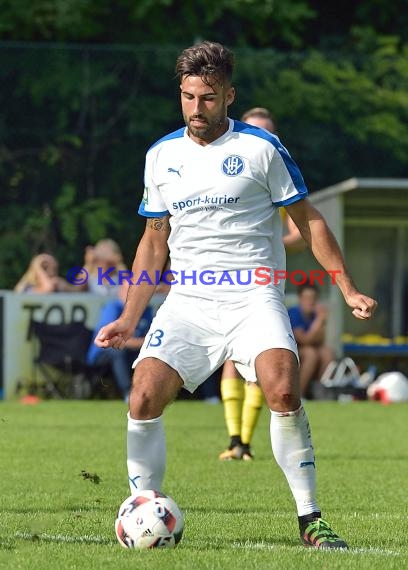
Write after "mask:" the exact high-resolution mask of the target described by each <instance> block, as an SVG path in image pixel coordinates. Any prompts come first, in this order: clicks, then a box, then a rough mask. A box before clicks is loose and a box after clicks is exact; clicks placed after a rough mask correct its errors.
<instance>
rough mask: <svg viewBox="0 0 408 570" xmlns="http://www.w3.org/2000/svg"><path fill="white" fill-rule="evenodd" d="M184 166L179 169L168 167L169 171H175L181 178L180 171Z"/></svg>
mask: <svg viewBox="0 0 408 570" xmlns="http://www.w3.org/2000/svg"><path fill="white" fill-rule="evenodd" d="M182 168H183V166H180V168H179V169H178V170H177V169H176V168H171V167H170V168H168V169H167V172H174V174H178V175H179V176H180V178H181V174H180V172H181V169H182Z"/></svg>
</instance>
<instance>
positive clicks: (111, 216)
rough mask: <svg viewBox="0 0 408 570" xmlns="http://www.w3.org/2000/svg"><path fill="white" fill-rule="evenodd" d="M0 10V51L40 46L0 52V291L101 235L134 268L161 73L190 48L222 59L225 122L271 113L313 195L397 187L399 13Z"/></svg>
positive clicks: (211, 8)
mask: <svg viewBox="0 0 408 570" xmlns="http://www.w3.org/2000/svg"><path fill="white" fill-rule="evenodd" d="M0 13H1V18H0V39H3V40H5V39H6V40H34V41H38V40H46V41H47V42H49V43H31V44H20V43H8V42H4V43H3V44H1V45H0V81H1V84H2V89H1V90H0V108H1V110H2V111H1V112H0V184H1V188H2V192H1V195H0V207H1V208H2V214H3V216H2V219H1V220H0V236H1V238H2V243H3V244H6V247H3V248H1V250H0V274H1V278H0V287H11V286H13V284H14V283H15V282H16V281H17V279H18V278H19V276H20V274H21V273H22V272H23V270H24V269H25V266H26V264H27V263H28V261H29V259H30V258H31V257H32V255H34V254H36V253H38V252H39V251H42V250H48V251H51V252H53V253H55V254H56V255H57V256H58V257H59V259H60V260H63V264H69V263H73V262H75V263H76V264H78V262H79V260H81V259H82V252H83V248H84V247H85V245H87V244H88V243H89V242H93V241H95V240H96V239H98V238H100V237H106V236H109V237H112V238H114V239H116V240H117V241H118V242H119V243H120V245H121V246H122V248H123V251H124V252H125V257H127V259H126V261H127V262H128V263H130V262H131V259H130V258H129V256H131V255H132V254H133V252H134V249H135V245H136V243H137V241H138V239H139V237H140V235H141V232H142V230H143V221H142V220H141V219H140V217H138V216H137V208H138V204H139V201H140V197H141V189H142V186H143V164H144V156H145V152H146V150H147V149H148V148H149V146H150V145H151V144H152V143H153V142H154V141H155V140H156V139H157V138H159V137H161V136H162V135H163V134H165V133H166V132H169V131H172V130H174V129H176V128H178V127H179V126H180V124H181V115H180V110H179V96H178V85H177V82H176V81H174V63H175V59H176V57H177V55H178V53H179V51H180V49H182V48H183V47H185V46H186V45H190V44H191V43H193V42H194V41H195V40H197V39H199V38H209V39H213V40H216V41H221V42H223V43H226V44H227V45H229V46H231V47H233V49H234V51H235V53H236V59H237V68H236V77H235V85H236V90H237V99H236V102H235V104H234V106H233V107H232V108H231V116H234V117H239V116H240V115H241V114H242V112H243V111H244V110H246V109H247V108H249V107H252V106H254V105H263V106H265V107H268V108H270V109H271V110H272V112H273V114H274V115H275V118H276V120H277V123H278V127H279V134H280V136H281V138H282V141H283V142H284V143H285V144H286V146H287V147H288V148H289V150H290V152H291V154H292V155H293V157H294V158H295V160H296V161H297V162H298V163H299V165H300V166H301V169H302V171H303V174H304V176H305V179H306V182H307V184H308V186H309V188H310V189H311V190H316V189H318V188H321V187H324V186H327V185H329V184H332V183H335V182H338V181H339V180H342V179H345V178H348V177H350V176H370V177H371V176H390V177H404V176H407V175H408V170H407V164H408V127H407V125H408V98H407V95H406V94H407V91H408V44H407V43H406V38H407V37H408V16H407V11H406V10H404V0H396V1H395V2H392V3H389V2H385V0H362V1H361V2H357V3H356V2H354V1H353V0H344V1H343V2H341V3H338V4H333V3H332V2H323V1H322V0H311V1H306V0H288V1H287V2H286V1H285V2H282V1H280V2H278V1H276V0H267V1H265V0H206V1H204V0H197V1H196V2H186V1H183V2H178V1H177V2H176V0H160V1H153V0H138V1H137V2H135V1H134V0H117V1H116V2H115V3H114V6H113V4H112V3H111V2H110V1H108V0H98V1H96V0H90V1H89V2H88V1H87V2H85V1H84V0H66V1H64V2H60V1H58V2H51V1H49V0H37V1H35V2H31V0H30V1H29V0H16V1H13V2H11V0H0ZM85 41H87V42H95V44H94V45H88V44H68V43H65V44H64V43H61V42H85ZM107 41H110V42H113V43H112V44H111V45H109V46H107V45H105V42H107ZM55 42H56V43H55ZM126 43H127V44H128V45H124V44H126ZM96 44H99V45H96ZM255 48H256V49H255ZM299 49H302V51H296V50H299Z"/></svg>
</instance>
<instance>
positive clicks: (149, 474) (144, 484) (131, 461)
mask: <svg viewBox="0 0 408 570" xmlns="http://www.w3.org/2000/svg"><path fill="white" fill-rule="evenodd" d="M127 417H128V429H127V468H128V476H129V487H130V493H131V495H135V494H136V493H137V492H138V491H140V490H145V489H156V490H160V488H161V485H162V482H163V477H164V471H165V467H166V440H165V434H164V427H163V422H162V418H161V416H160V417H159V418H154V419H152V420H133V419H132V418H131V417H130V415H129V413H128V416H127Z"/></svg>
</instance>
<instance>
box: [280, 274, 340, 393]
mask: <svg viewBox="0 0 408 570" xmlns="http://www.w3.org/2000/svg"><path fill="white" fill-rule="evenodd" d="M297 294H298V300H299V304H298V305H297V306H295V307H291V308H290V309H288V313H289V319H290V323H291V325H292V329H293V334H294V337H295V340H296V342H297V345H298V350H299V359H300V368H299V375H300V389H301V393H302V396H303V397H307V396H309V395H310V392H309V389H310V385H311V382H312V381H313V380H318V379H320V377H321V375H322V374H323V372H324V370H325V369H326V368H327V365H328V364H329V362H331V361H332V360H334V359H335V358H336V356H335V354H334V351H333V349H332V348H331V347H330V346H327V345H326V344H325V340H326V339H325V336H326V322H327V307H325V306H324V305H323V304H321V303H319V289H318V287H317V286H316V285H311V284H309V283H305V284H304V285H300V286H299V287H298V291H297Z"/></svg>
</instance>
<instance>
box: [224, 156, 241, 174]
mask: <svg viewBox="0 0 408 570" xmlns="http://www.w3.org/2000/svg"><path fill="white" fill-rule="evenodd" d="M244 168H245V164H244V161H243V160H242V158H241V157H240V156H238V155H236V154H231V155H230V156H227V158H226V159H225V160H224V161H223V163H222V171H223V173H224V174H225V175H226V176H238V175H239V174H241V173H242V172H243V171H244Z"/></svg>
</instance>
